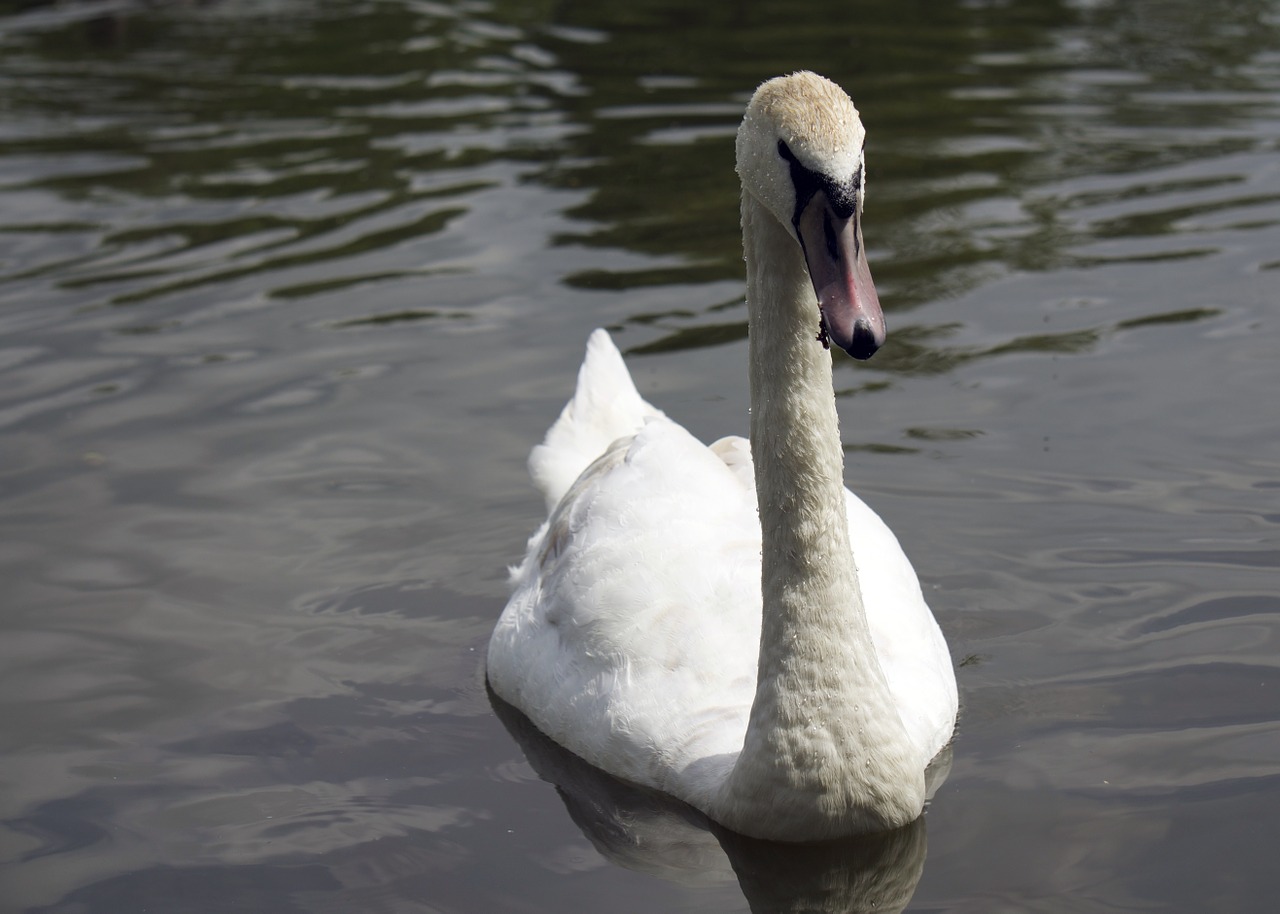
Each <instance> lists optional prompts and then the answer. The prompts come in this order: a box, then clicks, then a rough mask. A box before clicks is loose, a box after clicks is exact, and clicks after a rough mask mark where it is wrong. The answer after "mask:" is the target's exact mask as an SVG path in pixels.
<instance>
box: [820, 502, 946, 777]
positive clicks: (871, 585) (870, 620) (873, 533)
mask: <svg viewBox="0 0 1280 914" xmlns="http://www.w3.org/2000/svg"><path fill="white" fill-rule="evenodd" d="M845 509H846V514H847V516H848V518H849V538H850V540H851V541H852V543H853V547H854V548H853V559H854V563H855V564H856V565H857V568H858V584H859V586H860V587H861V589H862V601H863V605H864V607H865V608H866V614H867V625H868V626H869V627H870V629H871V640H872V642H873V643H874V644H875V646H876V656H877V658H879V660H880V668H881V669H882V670H883V671H884V676H885V680H886V682H887V683H888V685H889V691H890V693H891V694H892V695H893V698H894V703H895V704H896V705H897V707H898V713H899V714H900V715H901V717H902V723H903V726H905V727H906V729H907V733H908V735H909V736H910V738H911V740H912V742H914V743H915V744H916V745H918V746H920V747H921V749H922V750H923V751H925V752H927V754H928V757H929V758H932V757H933V756H934V755H936V754H937V753H938V751H939V750H941V749H942V747H943V746H945V745H946V743H947V742H948V741H950V739H951V734H952V730H953V729H954V726H955V718H956V705H957V696H956V681H955V675H954V673H952V664H951V652H950V650H949V649H948V648H947V643H946V640H945V639H944V638H943V636H942V630H941V629H940V628H938V623H937V621H936V620H935V619H934V617H933V613H932V612H930V610H929V606H928V604H927V603H926V602H925V599H924V594H923V593H922V592H921V590H920V580H919V578H917V577H916V572H915V569H914V568H912V567H911V560H910V559H908V558H907V555H906V553H905V552H903V551H902V546H901V545H899V543H898V538H897V537H896V536H895V535H894V533H893V531H892V530H891V529H890V528H889V526H888V525H887V524H886V523H885V522H884V521H883V520H881V519H880V516H879V515H878V514H876V513H875V511H873V510H871V508H869V507H868V506H867V504H866V503H865V502H863V500H862V499H860V498H859V497H858V496H857V495H855V494H853V493H852V492H850V491H849V490H848V489H845Z"/></svg>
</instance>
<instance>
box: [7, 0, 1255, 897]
mask: <svg viewBox="0 0 1280 914" xmlns="http://www.w3.org/2000/svg"><path fill="white" fill-rule="evenodd" d="M0 9H2V10H3V11H7V12H4V13H3V15H2V16H0V569H2V571H0V575H2V578H0V580H3V598H2V599H0V607H2V610H0V753H2V755H0V759H2V764H0V908H3V909H4V910H13V911H32V912H34V911H51V912H68V914H70V912H95V914H96V912H118V911H140V910H151V911H170V912H175V911H189V912H196V911H209V912H213V911H227V910H245V911H339V910H340V911H362V912H392V911H394V912H406V911H423V912H428V911H430V912H437V911H450V912H475V911H486V912H488V911H526V912H535V911H561V910H565V911H596V910H598V911H610V912H613V911H627V912H630V911H634V912H640V911H658V910H663V911H698V912H711V911H715V912H719V911H725V912H730V911H734V912H738V911H745V910H748V909H750V910H754V911H757V912H761V911H789V910H823V911H849V910H870V909H872V908H875V909H876V910H880V911H885V910H893V909H895V908H901V907H902V906H904V905H905V906H906V907H907V908H908V909H911V910H918V911H972V912H992V911H995V912H1005V911H1010V912H1011V911H1044V912H1064V911H1065V912H1103V911H1106V912H1112V911H1117V910H1144V911H1146V910H1160V911H1188V912H1190V911H1196V912H1200V911H1213V912H1252V911H1260V910H1268V909H1270V907H1271V906H1272V901H1273V897H1274V894H1275V890H1276V888H1277V887H1280V886H1278V883H1280V880H1278V879H1277V877H1276V875H1275V862H1274V857H1275V848H1276V847H1277V846H1280V670H1278V669H1277V656H1278V654H1280V651H1278V650H1277V649H1278V647H1280V586H1278V577H1277V572H1276V566H1277V563H1278V561H1280V445H1278V444H1277V419H1278V418H1280V417H1278V415H1277V407H1276V402H1277V401H1276V391H1277V390H1278V389H1280V357H1278V356H1277V353H1278V352H1280V325H1278V322H1277V305H1278V304H1280V302H1278V301H1277V299H1278V298H1280V7H1278V6H1277V5H1276V3H1275V2H1261V0H1236V2H1223V3H1201V2H1191V0H1134V2H1119V0H1116V2H1110V3H1109V2H1084V0H1078V2H1071V3H1061V2H1051V0H1042V2H1026V3H1017V4H1005V3H988V2H981V0H978V2H967V3H928V4H926V3H918V4H917V3H904V2H902V0H894V2H867V3H863V2H857V3H849V2H841V3H834V2H831V3H814V4H809V5H806V6H804V7H796V6H794V5H792V4H783V3H774V4H735V3H714V2H711V3H700V4H697V5H691V6H687V7H686V6H682V5H675V4H673V5H663V4H661V3H654V2H648V0H637V2H633V3H628V4H573V3H570V4H559V5H551V4H540V3H512V2H495V3H492V4H483V3H477V2H458V3H452V4H451V3H434V2H415V0H380V2H375V0H368V2H356V0H347V2H338V0H333V2H326V3H303V2H300V0H272V2H255V3H250V2H247V0H246V2H221V3H217V2H212V3H203V4H198V3H185V4H181V3H173V4H163V3H159V2H154V3H148V4H142V3H124V2H103V3H58V4H39V3H32V2H28V3H19V4H5V5H4V6H3V7H2V8H0ZM802 66H803V67H808V68H812V69H815V70H818V71H820V72H823V73H825V74H826V75H829V76H831V77H832V78H834V79H836V80H837V81H839V82H840V83H842V84H843V85H844V86H846V87H847V88H848V89H849V90H850V92H851V93H852V94H853V96H854V98H855V100H856V101H857V102H858V104H859V107H860V108H861V109H862V111H863V114H864V119H865V121H866V124H867V126H868V130H869V137H870V138H869V144H868V151H867V155H868V164H869V169H870V171H869V175H870V177H869V181H870V184H869V199H868V205H867V216H866V221H865V230H866V237H867V242H868V244H869V246H870V247H869V250H870V254H871V265H872V270H873V272H874V274H875V276H876V279H877V283H878V286H879V291H880V298H881V300H882V301H883V302H884V303H885V305H886V311H887V312H888V315H887V316H888V322H889V335H890V340H889V344H888V345H887V346H886V348H885V349H884V350H883V351H882V352H881V353H880V354H879V355H877V356H876V358H875V359H874V360H873V361H872V362H870V363H868V364H866V365H861V364H859V365H855V364H853V363H852V362H850V361H848V360H846V359H843V358H841V360H840V361H839V363H838V364H837V366H836V367H837V371H836V379H837V380H836V384H837V388H838V395H839V397H840V399H839V404H840V410H841V415H842V424H843V429H844V432H843V434H844V439H845V443H846V448H847V464H848V465H847V470H846V475H847V478H848V480H849V482H850V484H851V485H852V486H854V487H855V488H856V489H858V490H859V491H860V492H862V493H863V495H864V496H865V497H866V499H867V500H868V501H869V502H870V503H871V504H872V505H873V506H874V507H875V508H876V509H877V510H878V511H879V512H880V513H881V514H882V515H883V516H884V517H885V518H886V519H887V520H888V521H889V523H890V524H891V526H893V528H894V529H895V530H896V531H897V533H898V535H899V537H900V538H901V539H902V541H903V543H904V545H905V547H906V549H907V551H908V553H909V554H910V555H911V556H912V558H913V559H914V561H915V563H916V567H917V569H918V571H919V572H920V575H921V578H922V580H923V581H924V584H925V587H926V591H927V593H928V594H929V598H930V602H931V603H932V605H933V606H934V608H935V611H936V613H937V615H938V618H939V620H940V622H941V624H942V627H943V629H944V630H945V631H946V633H947V636H948V638H949V640H950V644H951V646H952V649H953V651H954V654H955V660H956V662H957V664H958V666H959V671H958V672H959V681H960V688H961V693H962V702H963V708H962V716H961V724H960V730H959V733H958V736H957V738H956V741H955V745H954V755H953V759H952V770H951V773H950V777H949V779H948V780H947V781H946V783H945V784H944V786H943V787H942V788H941V790H940V791H939V793H938V795H937V798H936V800H935V801H934V803H933V805H932V807H931V809H930V811H929V814H928V816H927V818H926V819H925V820H924V822H923V823H921V824H919V825H917V826H916V827H915V828H913V829H909V830H907V831H905V832H903V833H901V834H897V835H892V836H888V837H887V838H883V839H877V840H867V841H860V842H849V843H846V844H842V845H835V846H831V847H814V848H801V849H789V850H788V849H778V848H768V847H760V846H758V845H755V844H753V843H751V842H743V841H742V840H740V839H735V838H734V837H733V836H729V835H718V834H716V833H715V832H713V831H709V830H707V829H706V828H705V827H704V823H700V822H699V821H697V819H696V817H692V818H691V817H690V815H689V814H688V813H687V811H685V810H682V809H680V808H678V807H673V806H671V805H670V804H664V803H662V802H661V801H659V800H658V799H656V798H653V797H649V796H646V795H641V794H636V793H633V792H629V791H627V790H625V789H623V788H621V787H620V786H619V785H617V784H613V783H612V782H609V781H607V780H605V779H601V778H599V777H597V776H595V775H594V773H593V772H591V771H589V770H583V769H582V766H581V765H580V764H578V763H577V762H576V761H575V760H574V759H573V758H572V757H567V756H565V754H564V753H561V752H558V751H557V750H556V747H554V746H547V745H545V744H543V743H542V742H540V741H538V740H537V739H536V734H530V733H529V732H528V728H527V726H525V725H524V722H523V721H522V720H520V719H519V718H518V717H517V716H513V715H511V714H510V713H509V711H508V710H507V709H504V708H498V709H497V713H495V709H494V707H493V706H492V705H491V703H490V700H489V698H488V696H487V694H486V692H485V688H484V679H483V669H482V664H481V658H482V655H483V649H484V645H485V642H486V638H487V635H488V632H489V630H490V628H491V626H492V624H493V622H494V620H495V619H496V617H497V615H498V613H499V611H500V609H501V607H502V604H503V601H504V599H505V592H506V585H505V566H506V564H507V563H510V562H512V561H515V560H516V559H517V558H518V557H519V555H520V554H521V552H522V549H523V546H524V541H525V538H526V537H527V536H528V534H529V533H530V532H531V531H532V530H533V529H534V527H535V526H536V525H537V523H538V522H539V521H540V519H541V515H542V509H541V506H540V499H539V498H538V496H537V494H536V493H535V492H534V490H533V488H532V486H531V485H530V484H529V482H528V481H527V479H526V476H525V471H524V466H523V464H524V457H525V455H526V453H527V451H528V448H529V447H530V446H531V445H532V444H534V443H535V442H536V441H537V440H538V439H539V437H540V436H541V434H542V432H543V431H544V430H545V428H546V426H547V425H548V424H549V423H550V421H551V420H552V418H553V417H554V416H555V414H556V412H557V411H558V410H559V408H560V405H561V403H562V402H563V400H564V398H565V397H566V396H567V395H568V393H569V390H570V387H571V385H572V381H573V377H574V372H575V370H576V366H577V364H578V361H579V359H580V357H581V349H582V345H583V343H584V341H585V339H586V336H587V333H588V332H589V331H590V329H591V328H592V327H595V326H598V325H606V326H609V327H611V328H612V329H613V330H614V331H615V337H616V339H617V340H618V341H619V343H620V344H621V345H622V346H624V347H625V348H626V349H627V350H628V361H629V364H630V366H631V368H632V370H633V372H634V374H635V376H636V378H637V381H638V383H639V385H640V386H641V389H642V391H643V393H644V394H645V395H646V396H647V397H648V398H649V399H651V400H652V401H653V402H655V403H657V404H658V405H660V406H661V407H663V408H664V409H666V410H667V411H668V412H669V413H670V414H671V415H672V416H674V417H675V418H677V419H679V420H680V421H681V422H683V423H685V424H686V425H687V426H688V427H689V428H690V429H692V430H693V431H694V432H695V433H696V434H698V435H699V436H702V437H704V438H706V439H712V438H715V437H718V436H720V435H723V434H727V433H731V432H741V431H743V430H744V429H745V426H746V390H745V387H746V378H745V357H746V347H745V345H744V339H745V336H746V312H745V307H744V305H743V303H742V300H741V296H742V291H743V284H742V279H741V275H740V274H741V251H740V247H739V241H738V228H737V199H736V198H737V189H736V181H735V178H734V175H733V170H732V135H733V130H734V128H735V126H736V121H737V119H738V117H739V115H740V111H741V109H742V106H743V104H744V103H745V100H746V98H747V97H748V96H749V93H750V91H751V89H752V88H753V87H754V86H755V85H756V84H757V83H758V82H759V81H760V80H762V79H764V78H766V77H769V76H773V75H776V74H778V73H782V72H785V71H788V70H790V69H794V68H797V67H802ZM548 782H551V783H548ZM552 783H554V784H557V785H559V788H557V787H553V786H552Z"/></svg>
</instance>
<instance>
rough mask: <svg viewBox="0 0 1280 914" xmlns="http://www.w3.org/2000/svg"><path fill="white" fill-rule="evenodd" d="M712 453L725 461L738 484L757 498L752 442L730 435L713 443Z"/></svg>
mask: <svg viewBox="0 0 1280 914" xmlns="http://www.w3.org/2000/svg"><path fill="white" fill-rule="evenodd" d="M711 452H712V453H713V454H715V455H716V456H717V457H719V458H720V459H721V460H723V461H724V465H725V466H727V467H728V468H729V469H730V470H732V471H733V475H734V476H736V477H737V479H738V482H739V483H741V484H742V486H743V487H744V488H746V489H750V490H751V497H752V498H755V492H756V471H755V464H754V463H753V462H752V460H751V442H750V441H748V440H747V439H746V438H741V437H739V436H738V435H729V436H727V437H725V438H721V439H720V440H719V441H713V442H712V443H711Z"/></svg>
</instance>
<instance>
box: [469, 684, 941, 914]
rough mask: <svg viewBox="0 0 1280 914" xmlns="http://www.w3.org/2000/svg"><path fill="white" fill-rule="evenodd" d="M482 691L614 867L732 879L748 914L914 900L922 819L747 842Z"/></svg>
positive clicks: (852, 912)
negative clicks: (605, 766)
mask: <svg viewBox="0 0 1280 914" xmlns="http://www.w3.org/2000/svg"><path fill="white" fill-rule="evenodd" d="M488 694H489V701H490V702H491V704H492V705H493V710H494V713H495V714H496V715H497V716H498V719H499V720H500V721H502V723H503V725H504V726H505V727H506V728H507V731H508V732H509V733H510V734H511V736H512V737H513V738H514V739H515V741H516V742H517V743H518V744H519V746H520V748H521V749H522V750H523V751H524V754H525V757H526V758H527V759H528V760H529V764H530V765H531V766H532V767H533V770H534V772H535V773H537V775H538V776H539V777H540V778H542V779H543V780H545V781H547V782H549V783H551V784H553V785H555V787H556V791H557V793H559V794H560V798H561V799H562V800H563V801H564V804H565V808H566V809H567V810H568V812H569V816H570V818H572V819H573V821H574V823H575V824H576V825H577V826H578V828H579V829H581V830H582V833H583V834H584V835H585V836H586V838H587V840H588V841H590V842H591V844H592V846H594V847H595V849H596V850H597V851H598V852H599V853H600V855H601V856H603V857H604V858H605V859H606V860H608V861H610V862H611V863H616V864H618V865H619V866H623V867H626V868H627V869H629V870H635V871H636V872H640V873H646V874H648V875H651V876H657V877H659V878H662V879H665V880H667V881H669V882H675V883H678V884H681V885H686V886H703V887H706V886H711V885H716V884H725V883H729V882H730V881H732V880H734V879H736V880H737V882H738V885H739V887H740V888H741V889H742V893H743V895H744V896H745V897H746V899H747V904H748V905H749V906H750V908H751V910H752V911H753V912H755V914H766V912H768V914H784V912H799V911H805V912H824V914H825V912H830V914H836V912H840V914H858V912H868V914H869V912H872V911H875V912H877V914H893V912H897V911H901V910H903V909H904V908H905V907H906V906H907V904H908V903H909V902H910V901H911V896H912V894H913V893H914V892H915V889H916V884H917V883H919V881H920V876H921V875H922V873H923V872H924V860H925V849H926V840H925V822H924V816H923V815H922V816H920V817H919V818H918V819H916V820H915V821H914V822H912V823H910V824H908V825H905V826H903V827H902V828H898V829H894V830H893V831H889V832H882V833H879V834H871V835H859V836H857V837H853V838H844V839H840V840H837V841H824V842H817V843H810V844H785V843H780V842H774V841H762V840H759V839H757V838H749V837H746V836H744V835H739V834H735V833H734V832H731V831H729V830H728V829H726V828H723V827H722V826H719V825H717V824H716V823H714V822H712V821H711V820H710V819H708V818H707V817H706V816H705V815H703V814H702V813H700V812H698V810H696V809H694V808H693V807H691V806H688V805H686V804H685V803H682V802H680V801H679V800H676V799H674V798H673V797H670V796H667V795H665V794H662V793H659V792H657V791H655V790H650V789H648V788H644V787H638V786H635V785H632V784H627V783H624V782H623V781H619V780H617V779H616V778H614V777H611V776H610V775H608V774H606V773H604V772H603V771H600V770H599V769H598V768H595V767H593V766H591V765H588V764H587V763H586V762H584V761H583V760H582V759H580V758H578V757H577V756H575V755H574V754H573V753H571V752H569V751H568V750H566V749H563V748H561V747H560V746H559V745H557V744H556V743H554V742H552V741H551V740H550V739H548V738H547V737H546V736H544V735H543V734H542V733H540V732H539V731H538V729H537V728H536V727H534V725H533V724H532V723H531V722H530V721H529V719H528V718H527V717H525V716H524V714H522V713H521V712H520V711H519V710H517V709H516V708H514V707H512V706H511V705H509V704H507V703H506V702H504V701H503V700H502V699H501V698H499V697H498V696H496V695H494V694H493V692H492V690H488ZM950 766H951V753H950V750H948V751H946V752H944V753H943V754H942V755H941V756H939V758H938V759H937V760H936V761H935V763H934V764H933V765H931V766H930V768H929V770H928V772H927V773H926V776H927V778H928V782H929V794H930V795H932V794H933V792H934V791H935V790H936V789H937V788H938V787H939V786H940V785H941V784H942V782H943V781H944V780H945V779H946V776H947V774H948V772H949V771H950Z"/></svg>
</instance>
